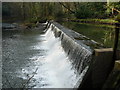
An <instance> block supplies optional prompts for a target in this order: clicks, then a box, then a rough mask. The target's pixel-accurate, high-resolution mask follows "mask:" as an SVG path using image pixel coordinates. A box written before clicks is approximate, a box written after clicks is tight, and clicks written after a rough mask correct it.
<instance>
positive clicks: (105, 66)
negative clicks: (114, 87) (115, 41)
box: [47, 22, 120, 90]
mask: <svg viewBox="0 0 120 90" xmlns="http://www.w3.org/2000/svg"><path fill="white" fill-rule="evenodd" d="M50 26H51V27H52V30H53V32H54V35H55V37H56V38H57V37H58V38H60V40H61V45H62V47H63V49H64V51H65V52H66V53H67V55H68V57H69V58H70V60H71V62H72V63H73V66H74V67H75V69H76V70H77V72H78V74H81V73H82V71H83V70H84V69H85V68H86V67H87V66H88V70H87V72H86V73H85V75H84V77H83V79H82V81H81V82H78V83H77V85H76V86H75V87H76V88H79V89H80V90H82V89H84V88H97V89H102V87H103V86H104V84H105V83H106V81H107V79H108V76H109V74H110V72H111V65H112V64H113V60H112V56H113V49H112V48H106V49H103V48H101V49H93V48H91V46H89V45H90V44H92V45H96V44H97V43H96V42H95V41H93V40H90V39H89V38H87V37H86V36H83V35H81V34H79V33H77V32H75V31H72V30H70V29H68V28H65V27H64V26H62V25H60V24H58V23H57V22H49V23H48V25H47V28H49V27H50ZM88 42H89V44H88ZM97 45H98V44H97ZM117 56H118V57H117V58H118V59H119V58H120V57H119V56H120V54H119V52H118V53H117ZM117 65H118V64H117ZM119 65H120V64H119ZM108 81H109V80H108ZM107 83H108V82H107ZM107 85H108V84H107ZM107 85H106V86H107Z"/></svg>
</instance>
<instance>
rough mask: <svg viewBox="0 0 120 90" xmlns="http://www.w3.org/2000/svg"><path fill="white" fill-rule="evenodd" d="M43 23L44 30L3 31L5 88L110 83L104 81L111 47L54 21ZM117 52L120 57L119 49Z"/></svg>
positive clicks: (80, 85) (89, 85)
mask: <svg viewBox="0 0 120 90" xmlns="http://www.w3.org/2000/svg"><path fill="white" fill-rule="evenodd" d="M41 26H43V27H44V30H43V31H44V33H43V32H42V31H41V30H42V29H40V28H39V27H38V28H37V27H36V29H34V30H29V31H26V30H18V31H17V30H15V31H14V30H5V31H3V34H4V35H3V36H4V37H3V41H2V43H3V77H2V83H3V88H65V89H66V88H68V89H80V90H82V89H84V88H97V89H101V88H102V87H107V86H109V85H110V84H106V85H105V83H106V80H107V79H108V76H109V74H110V72H111V65H112V63H113V60H112V56H113V49H112V48H104V47H103V46H101V45H100V44H99V43H97V42H95V41H94V40H91V39H90V38H88V37H86V36H84V35H82V34H79V33H77V32H75V31H73V30H71V29H68V28H66V27H64V26H62V25H60V24H59V23H57V22H54V21H49V22H46V23H43V24H41ZM6 35H7V36H6ZM117 56H119V57H117V59H118V60H119V59H120V54H119V52H117ZM116 65H117V66H116V67H115V68H117V67H119V63H118V62H117V63H116ZM113 75H114V72H113ZM115 75H119V74H118V72H116V74H115ZM8 77H9V78H8ZM110 78H111V77H110ZM116 79H117V78H116ZM112 80H113V79H112ZM8 81H10V82H9V83H8ZM109 81H111V79H109V80H108V81H107V83H109ZM115 82H116V81H115Z"/></svg>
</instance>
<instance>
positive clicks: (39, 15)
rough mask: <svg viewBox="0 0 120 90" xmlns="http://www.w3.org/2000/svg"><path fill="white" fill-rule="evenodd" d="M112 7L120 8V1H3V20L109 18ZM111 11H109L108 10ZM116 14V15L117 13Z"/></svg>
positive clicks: (31, 20) (33, 20) (30, 20)
mask: <svg viewBox="0 0 120 90" xmlns="http://www.w3.org/2000/svg"><path fill="white" fill-rule="evenodd" d="M111 7H115V8H116V9H118V10H120V2H111V3H110V4H109V6H107V3H106V2H74V3H70V2H67V3H66V2H62V3H59V2H14V3H13V2H12V3H3V5H2V8H3V9H2V13H3V20H6V18H7V19H11V20H15V19H16V21H19V20H21V21H22V20H23V21H27V22H31V23H34V22H37V21H40V22H44V21H46V20H51V19H54V20H56V21H61V20H63V19H73V18H77V19H107V18H111V16H112V14H111V12H112V10H111ZM108 11H109V12H108ZM115 16H116V15H115Z"/></svg>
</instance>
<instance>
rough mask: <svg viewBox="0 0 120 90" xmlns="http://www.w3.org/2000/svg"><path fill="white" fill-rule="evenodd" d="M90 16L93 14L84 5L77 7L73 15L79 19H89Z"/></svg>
mask: <svg viewBox="0 0 120 90" xmlns="http://www.w3.org/2000/svg"><path fill="white" fill-rule="evenodd" d="M92 15H93V12H92V11H91V10H90V9H89V8H88V7H87V6H86V5H81V6H79V8H78V10H77V12H76V14H75V16H76V17H77V18H79V19H85V18H91V17H92Z"/></svg>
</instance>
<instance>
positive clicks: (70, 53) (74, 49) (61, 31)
mask: <svg viewBox="0 0 120 90" xmlns="http://www.w3.org/2000/svg"><path fill="white" fill-rule="evenodd" d="M45 35H46V38H47V40H48V41H49V42H48V46H49V47H51V49H52V50H53V51H52V52H50V53H51V54H49V55H50V56H49V58H50V59H51V60H52V62H56V64H55V65H57V66H58V67H59V68H61V65H64V64H65V65H66V67H67V66H68V65H69V64H70V65H71V66H70V67H69V69H71V70H73V72H72V73H73V74H72V75H71V76H70V73H69V72H68V70H66V69H65V67H62V68H64V69H65V71H64V73H65V74H69V77H73V76H74V79H72V82H73V81H74V82H73V85H72V88H73V87H74V86H75V85H76V84H78V83H79V84H80V82H81V81H82V78H83V76H84V75H85V73H86V71H87V69H88V67H89V65H90V61H91V58H92V56H91V55H92V50H91V49H90V47H88V46H86V45H85V44H83V43H82V42H80V41H78V40H75V39H74V36H79V37H80V36H81V37H84V36H82V35H80V34H78V33H76V32H74V31H71V30H69V29H66V28H64V27H63V26H62V25H60V24H58V23H55V22H53V23H50V24H49V25H48V27H47V31H46V33H45ZM53 37H54V40H53ZM56 40H58V41H59V45H57V44H56V43H55V41H56ZM60 48H61V50H62V52H59V51H58V50H60ZM63 52H64V53H63ZM64 54H65V55H64ZM51 57H52V58H51ZM61 57H62V58H61ZM63 57H64V58H63ZM65 57H67V58H65ZM58 60H59V61H58ZM66 60H69V64H68V62H67V63H62V61H63V62H66ZM59 65H60V66H59ZM53 66H54V65H53ZM56 68H57V67H56ZM64 79H66V78H64ZM77 87H78V86H77Z"/></svg>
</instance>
